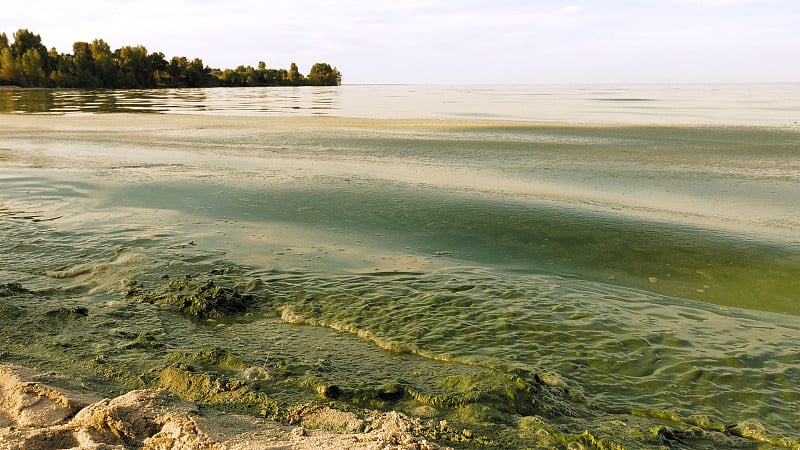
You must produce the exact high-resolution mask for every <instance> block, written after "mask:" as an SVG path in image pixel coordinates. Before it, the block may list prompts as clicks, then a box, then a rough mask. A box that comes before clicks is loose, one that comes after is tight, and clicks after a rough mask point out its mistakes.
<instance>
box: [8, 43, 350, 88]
mask: <svg viewBox="0 0 800 450" xmlns="http://www.w3.org/2000/svg"><path fill="white" fill-rule="evenodd" d="M341 83H342V75H341V74H340V73H339V71H338V70H337V69H336V68H335V67H331V66H330V64H327V63H317V64H314V66H312V67H311V71H310V72H309V73H308V75H305V76H304V75H303V74H301V73H300V71H299V70H298V68H297V65H296V64H295V63H292V64H291V66H290V67H289V70H286V69H270V68H267V65H266V63H264V62H263V61H261V62H259V63H258V67H256V68H254V67H251V66H239V67H237V68H236V69H224V70H220V69H212V68H210V67H208V66H206V65H205V64H203V60H202V59H200V58H194V59H191V60H190V59H188V58H186V57H184V56H174V57H172V59H170V60H167V59H165V57H164V54H163V53H161V52H152V53H150V52H148V51H147V49H146V48H145V47H143V46H141V45H138V46H135V47H132V46H125V47H122V48H119V49H116V50H114V51H112V50H111V48H110V47H109V45H108V44H107V43H106V42H105V41H103V40H102V39H95V40H94V41H92V42H91V43H89V42H75V43H74V44H73V45H72V53H71V54H69V53H58V52H57V51H56V49H55V48H51V49H50V50H47V47H45V46H44V45H43V44H42V39H41V37H40V36H39V35H38V34H34V33H32V32H30V31H28V30H27V29H20V30H19V31H17V32H16V33H14V35H13V41H12V40H9V38H8V36H7V35H6V33H1V34H0V85H15V86H20V87H38V88H90V89H102V88H108V89H145V88H160V87H217V86H338V85H340V84H341Z"/></svg>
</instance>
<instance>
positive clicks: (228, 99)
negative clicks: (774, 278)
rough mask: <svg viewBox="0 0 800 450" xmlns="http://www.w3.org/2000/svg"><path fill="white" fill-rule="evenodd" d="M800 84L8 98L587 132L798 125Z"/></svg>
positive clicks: (40, 107) (11, 99) (371, 88)
mask: <svg viewBox="0 0 800 450" xmlns="http://www.w3.org/2000/svg"><path fill="white" fill-rule="evenodd" d="M798 105H800V83H779V84H767V85H764V84H761V85H751V84H728V85H684V84H678V85H650V84H642V85H592V84H585V85H563V86H561V85H521V86H514V85H501V86H495V85H476V86H437V85H344V86H339V87H296V88H291V87H264V88H215V89H156V90H96V91H85V90H6V91H3V90H0V111H2V112H21V113H55V114H65V113H67V114H69V113H81V112H84V113H109V112H160V113H167V114H215V115H259V116H260V115H270V116H317V115H320V116H338V117H362V118H385V119H419V118H434V119H495V120H521V121H558V122H581V123H613V122H616V123H651V124H662V125H663V124H676V123H678V124H729V125H732V124H735V125H749V126H753V125H769V126H788V125H797V123H798V121H800V117H798V112H797V111H798Z"/></svg>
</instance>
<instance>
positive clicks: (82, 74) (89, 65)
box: [72, 42, 100, 88]
mask: <svg viewBox="0 0 800 450" xmlns="http://www.w3.org/2000/svg"><path fill="white" fill-rule="evenodd" d="M96 70H97V69H96V67H95V62H94V57H93V56H92V48H91V46H90V45H89V43H88V42H75V43H74V44H72V71H73V72H72V82H73V83H75V86H76V87H81V88H94V87H98V85H99V84H100V80H98V79H97V76H96V75H95V73H96Z"/></svg>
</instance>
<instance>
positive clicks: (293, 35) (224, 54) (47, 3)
mask: <svg viewBox="0 0 800 450" xmlns="http://www.w3.org/2000/svg"><path fill="white" fill-rule="evenodd" d="M3 3H4V5H3V7H2V12H1V13H0V32H5V33H6V34H7V35H8V37H9V39H12V34H13V33H14V32H15V31H16V30H18V29H20V28H27V29H28V30H29V31H32V32H34V33H36V34H39V35H41V37H42V42H43V43H44V45H45V46H47V47H48V48H52V47H55V48H56V49H57V50H58V51H59V52H60V53H71V52H72V44H73V43H74V42H76V41H86V42H91V41H92V40H94V39H97V38H100V39H103V40H105V41H106V42H107V43H108V44H109V45H110V46H111V48H112V49H117V48H119V47H122V46H125V45H144V46H145V47H147V49H148V51H151V52H154V51H160V52H162V53H164V54H165V56H166V57H167V59H170V58H171V57H172V56H186V57H188V58H190V59H192V58H195V57H199V58H201V59H202V60H203V62H204V63H205V64H206V65H208V66H211V67H212V68H235V67H236V66H239V65H251V66H254V67H255V66H257V65H258V62H259V61H265V62H266V63H267V66H268V67H273V68H288V67H289V65H290V64H291V63H292V62H295V63H297V65H298V66H299V68H300V71H301V72H303V73H308V70H309V69H310V68H311V66H312V65H313V64H314V63H317V62H327V63H329V64H331V65H332V66H336V67H337V68H338V69H339V70H340V71H341V73H342V75H343V82H344V83H430V84H451V83H458V84H484V83H490V84H517V83H695V82H776V81H777V82H781V81H800V31H799V30H798V24H800V1H798V0H609V1H601V0H593V1H588V0H577V1H555V0H528V1H523V0H460V1H456V0H364V1H355V0H297V1H291V0H280V1H272V0H81V1H71V0H25V1H20V0H4V1H3Z"/></svg>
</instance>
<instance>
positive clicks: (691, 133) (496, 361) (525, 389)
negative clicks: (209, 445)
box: [0, 87, 800, 448]
mask: <svg viewBox="0 0 800 450" xmlns="http://www.w3.org/2000/svg"><path fill="white" fill-rule="evenodd" d="M363 89H366V88H362V89H358V90H356V92H357V93H363V92H364V90H363ZM371 89H372V88H371ZM375 89H377V88H375ZM396 89H398V88H394V87H393V88H390V89H388V91H387V92H389V93H390V94H391V93H393V92H394V93H396ZM36 92H39V91H36ZM70 92H72V91H70ZM207 92H208V91H205V95H206V96H205V97H204V98H208V97H213V96H211V95H209V94H208V93H207ZM248 92H249V91H248ZM257 92H261V91H257ZM269 92H273V94H274V91H269ZM288 92H297V91H288ZM302 92H305V91H302ZM302 92H301V93H302ZM326 92H328V91H324V92H323V91H322V90H318V91H312V90H309V91H307V92H305V95H307V97H304V98H305V99H306V101H308V104H309V105H311V106H309V107H307V108H306V107H303V108H305V109H302V108H301V112H305V113H307V114H305V115H307V116H313V115H315V113H316V112H319V111H323V110H324V109H320V108H317V109H315V108H314V107H313V105H323V106H324V105H329V106H330V105H331V104H332V103H331V102H332V101H331V100H330V99H329V96H330V95H333V96H334V97H335V96H336V95H339V96H342V95H345V94H346V93H347V92H348V91H344V92H343V93H338V94H336V93H334V94H330V93H326ZM405 92H406V95H409V94H408V92H407V91H405ZM426 92H427V91H426ZM203 93H204V92H203V91H198V92H195V93H194V94H196V95H198V96H199V95H201V94H203ZM34 94H35V95H45V96H47V95H50V97H49V98H53V96H54V95H55V96H56V97H58V96H59V95H62V96H63V95H67V94H65V93H59V92H57V91H56V92H51V93H50V94H47V93H46V92H45V93H44V94H40V93H34ZM34 94H24V95H34ZM101 94H102V95H110V94H109V92H106V93H101ZM651 94H652V92H651ZM13 95H16V96H17V97H15V98H17V100H15V101H16V102H17V103H15V107H14V108H11V110H14V111H19V110H21V109H24V108H20V107H18V105H19V98H21V97H20V95H23V94H19V93H16V94H13ZM118 95H119V96H121V97H120V98H122V97H124V96H125V95H129V96H130V95H131V94H130V93H120V94H118ZM159 95H163V93H162V94H159ZM248 95H250V97H247V98H249V99H251V100H252V98H253V96H256V95H255V94H253V93H250V94H248ZM315 96H316V97H315ZM326 96H328V97H326ZM256 97H257V96H256ZM318 97H319V98H325V99H328V100H324V101H318V102H317V103H315V101H317V100H319V98H318ZM345 97H346V98H338V97H337V98H338V100H336V102H339V104H342V105H348V104H349V105H350V106H349V107H350V108H351V109H350V111H357V110H358V109H357V108H355V106H353V105H354V104H353V103H352V102H354V101H355V100H353V99H356V100H357V99H358V98H360V97H358V96H351V97H347V96H346V95H345ZM589 97H591V96H589ZM459 98H464V97H459ZM468 98H469V97H468ZM626 98H627V96H626ZM315 99H317V100H315ZM162 100H163V99H162ZM784 100H785V99H784ZM336 102H333V105H334V106H336V104H337V103H336ZM348 102H350V103H348ZM74 103H75V104H76V105H80V104H81V103H80V102H79V101H75V102H74ZM142 103H147V101H146V100H143V101H142ZM156 103H158V102H156ZM162 103H163V102H162ZM189 103H190V104H195V103H192V102H189ZM234 103H235V102H234ZM241 103H242V104H244V105H251V106H252V104H253V103H251V102H250V101H243V102H241ZM631 103H636V102H631ZM656 103H657V102H656ZM225 104H227V105H229V104H230V102H229V103H225ZM278 104H280V102H278ZM298 104H301V105H303V104H304V103H302V101H300V103H298ZM678 104H680V103H679V102H678ZM270 105H271V104H270ZM52 106H53V105H52V102H51V105H50V107H47V106H45V107H44V109H43V110H40V111H37V112H44V113H47V114H45V115H19V114H6V115H2V116H0V118H2V121H1V122H0V186H2V190H0V236H2V239H0V258H2V264H1V265H0V330H2V334H1V335H0V362H11V363H17V364H23V365H27V366H35V367H38V368H41V369H45V370H53V371H58V372H60V373H65V374H67V375H69V376H71V377H73V378H75V379H78V380H80V381H82V382H83V383H85V385H86V386H88V387H91V388H92V389H94V390H97V391H98V392H101V393H104V394H108V395H110V394H111V393H114V392H120V391H125V390H128V389H133V388H140V387H165V388H168V389H170V390H172V391H173V392H175V393H177V394H178V395H180V396H182V397H183V398H186V399H189V400H192V401H197V402H200V403H203V404H208V405H213V406H214V407H216V408H221V409H225V410H229V411H234V412H244V413H247V414H253V415H263V416H267V417H274V418H278V419H285V418H286V417H287V416H290V415H291V411H292V408H293V407H294V405H298V404H303V403H307V402H317V403H331V404H334V405H336V406H337V407H339V408H343V409H350V410H353V411H359V410H360V408H372V409H383V410H387V409H396V410H399V411H402V412H405V413H407V414H409V415H413V416H417V417H420V418H422V419H424V420H427V421H430V423H431V424H433V425H432V426H431V427H430V428H429V429H428V432H427V433H428V437H429V438H431V439H433V440H435V441H437V442H440V443H442V444H446V445H451V446H454V447H457V448H540V447H544V448H548V447H553V448H659V447H662V446H666V447H676V448H800V435H798V433H797V429H799V428H800V413H798V411H800V391H798V388H797V386H798V385H800V325H798V317H800V195H798V194H797V193H798V192H800V145H798V144H800V139H799V138H800V129H798V128H797V127H796V125H794V124H792V123H791V121H790V120H787V119H786V114H783V115H781V114H778V116H780V117H781V118H780V119H778V118H776V116H775V115H771V114H773V113H774V111H773V113H766V114H764V115H761V116H758V111H761V112H763V110H758V111H756V113H754V116H758V117H762V119H763V120H762V122H769V123H756V124H755V125H748V126H744V125H742V124H739V123H730V122H731V121H729V120H725V117H727V116H725V115H723V119H721V120H718V123H707V122H706V121H703V123H683V124H681V123H678V122H680V120H677V119H676V118H675V116H674V114H671V115H670V117H672V118H673V119H674V120H671V121H670V120H665V121H664V122H666V123H667V124H653V123H633V122H626V123H619V122H616V121H609V122H605V121H603V120H592V121H591V122H592V123H576V122H546V123H545V122H530V121H496V120H487V118H491V117H481V118H479V119H469V120H464V119H458V118H457V117H462V116H467V115H469V114H468V113H469V112H470V111H471V110H470V109H469V108H466V109H463V110H462V112H463V113H464V114H451V115H450V116H448V118H429V119H409V118H385V117H384V118H382V119H368V118H358V117H350V118H344V117H285V115H284V116H282V117H263V114H262V115H259V116H248V117H245V116H243V115H236V114H235V113H232V112H231V111H230V110H228V109H224V108H221V109H220V110H217V111H216V112H217V113H219V114H216V113H215V112H214V111H211V114H192V115H180V114H173V113H171V112H170V111H166V112H167V114H124V113H117V114H83V113H81V114H67V115H62V114H61V113H63V112H64V108H62V107H56V108H53V107H52ZM712 106H713V105H712ZM148 108H150V106H148ZM165 108H166V107H165ZM248 108H249V106H248V107H247V108H245V109H248ZM156 109H157V108H156ZM166 109H169V108H166ZM178 109H180V108H178ZM212 109H213V108H212ZM265 109H268V108H265ZM342 109H346V108H345V107H344V106H342ZM488 109H489V110H491V108H488ZM713 109H714V108H713V107H709V108H708V110H713ZM74 110H76V111H79V110H80V108H78V107H76V108H75V109H74ZM248 110H250V109H248ZM339 111H341V110H339ZM515 111H519V108H518V109H516V110H515ZM172 112H175V111H172ZM178 112H180V111H178ZM184 112H185V111H184ZM194 112H195V113H197V112H198V111H194ZM199 112H202V111H199ZM54 113H56V114H54ZM630 113H631V112H630V111H628V112H625V114H630ZM267 115H272V113H270V114H267ZM301 115H304V114H301ZM327 115H329V116H330V115H336V113H335V111H334V113H330V111H328V113H327ZM351 115H358V114H351ZM376 115H380V114H376ZM398 115H400V116H403V115H407V116H411V115H413V114H410V113H403V114H398ZM511 115H512V116H513V115H514V114H511ZM668 115H669V114H668ZM593 117H594V118H595V119H597V118H602V117H606V116H603V114H600V115H595V116H593ZM781 121H782V122H781ZM601 122H602V123H601ZM643 122H652V121H649V120H644V121H643ZM671 122H675V123H671ZM711 122H713V121H711ZM755 122H759V121H758V120H756V121H755ZM777 122H781V123H777ZM443 420H444V421H446V423H447V424H448V425H447V426H441V424H442V422H441V421H443Z"/></svg>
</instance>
